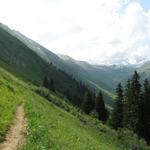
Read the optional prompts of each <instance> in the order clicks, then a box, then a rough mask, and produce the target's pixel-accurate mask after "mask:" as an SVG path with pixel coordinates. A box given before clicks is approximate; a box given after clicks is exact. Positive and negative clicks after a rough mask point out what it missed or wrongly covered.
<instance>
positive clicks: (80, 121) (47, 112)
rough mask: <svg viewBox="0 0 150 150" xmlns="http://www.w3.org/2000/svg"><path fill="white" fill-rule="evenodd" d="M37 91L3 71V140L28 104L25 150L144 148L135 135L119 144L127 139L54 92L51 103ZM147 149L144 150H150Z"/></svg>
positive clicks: (0, 105)
mask: <svg viewBox="0 0 150 150" xmlns="http://www.w3.org/2000/svg"><path fill="white" fill-rule="evenodd" d="M36 89H37V87H35V86H32V85H30V86H29V85H27V84H26V83H24V82H22V81H20V80H18V79H16V78H15V77H14V76H12V75H11V74H9V73H7V72H6V71H4V70H3V69H0V95H1V99H0V110H1V111H0V137H1V140H2V139H3V137H4V135H5V134H6V131H7V129H8V128H9V125H10V124H11V122H12V119H13V117H14V112H15V110H16V108H17V106H18V105H19V104H20V103H21V102H24V106H25V107H24V108H25V114H26V118H27V123H28V135H27V143H26V145H25V146H24V147H23V150H42V149H43V150H50V149H52V150H70V149H71V150H99V149H100V150H110V149H111V150H129V149H131V148H133V146H134V144H135V143H139V144H138V145H140V143H142V144H143V142H139V141H138V140H137V138H136V140H135V138H131V137H132V136H133V135H132V136H130V135H129V137H130V140H131V142H127V143H125V142H124V141H126V140H124V139H123V140H119V139H122V138H123V137H122V135H121V134H120V135H118V133H117V132H115V131H114V130H111V129H110V128H109V127H107V126H105V125H103V124H101V123H100V122H99V121H98V120H97V119H94V118H92V117H90V116H87V115H85V114H83V113H81V112H80V111H78V110H77V109H76V108H74V107H73V106H72V105H70V104H69V103H67V102H65V101H64V100H62V98H61V97H59V96H57V95H55V94H54V93H51V92H50V93H49V99H50V101H51V102H49V101H48V100H46V99H45V98H43V97H41V96H39V95H38V94H36V93H35V92H34V90H36ZM54 104H55V105H54ZM56 105H57V106H56ZM58 106H59V107H58ZM131 143H132V144H131ZM142 147H143V145H142ZM144 147H145V148H143V150H144V149H145V150H146V149H147V150H148V149H149V148H146V146H144Z"/></svg>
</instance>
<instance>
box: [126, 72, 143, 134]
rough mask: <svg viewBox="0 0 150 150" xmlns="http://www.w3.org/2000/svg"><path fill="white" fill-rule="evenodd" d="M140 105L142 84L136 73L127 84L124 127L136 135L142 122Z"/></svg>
mask: <svg viewBox="0 0 150 150" xmlns="http://www.w3.org/2000/svg"><path fill="white" fill-rule="evenodd" d="M140 105H141V84H140V77H139V75H138V73H137V72H136V71H135V72H134V75H133V77H132V79H131V81H129V82H128V83H127V86H126V95H125V109H124V111H125V112H124V126H125V127H127V128H129V129H131V130H132V131H134V132H135V133H139V128H140V124H141V120H140V118H141V117H140V113H139V112H140Z"/></svg>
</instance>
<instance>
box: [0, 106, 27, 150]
mask: <svg viewBox="0 0 150 150" xmlns="http://www.w3.org/2000/svg"><path fill="white" fill-rule="evenodd" d="M26 133H27V130H26V120H25V118H24V109H23V105H21V106H19V107H18V109H17V112H16V118H15V120H14V123H13V124H12V126H11V127H10V130H9V131H8V133H7V135H6V140H5V141H4V142H3V143H1V144H0V150H18V149H19V148H20V147H21V145H23V144H24V143H25V139H26V138H25V137H26Z"/></svg>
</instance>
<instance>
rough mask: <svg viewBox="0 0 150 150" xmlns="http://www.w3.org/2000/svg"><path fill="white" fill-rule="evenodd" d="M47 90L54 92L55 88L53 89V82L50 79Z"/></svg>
mask: <svg viewBox="0 0 150 150" xmlns="http://www.w3.org/2000/svg"><path fill="white" fill-rule="evenodd" d="M48 86H49V90H51V91H53V92H55V88H54V80H53V79H52V78H51V79H50V82H49V85H48Z"/></svg>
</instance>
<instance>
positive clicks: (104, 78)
mask: <svg viewBox="0 0 150 150" xmlns="http://www.w3.org/2000/svg"><path fill="white" fill-rule="evenodd" d="M0 26H1V28H3V29H4V30H6V31H7V32H8V33H9V34H11V35H12V36H14V37H15V38H17V39H18V40H19V41H21V42H22V43H24V44H25V45H26V46H27V47H28V48H29V49H30V50H32V51H33V52H35V53H36V54H37V55H38V56H39V57H41V58H42V59H43V61H44V62H45V63H52V64H53V65H55V66H56V68H58V69H60V70H62V71H64V72H66V73H67V74H69V75H71V76H72V77H73V78H75V79H76V80H78V81H79V82H80V81H81V82H83V83H84V84H85V85H87V86H88V87H90V88H91V89H93V90H95V91H99V90H101V91H102V92H103V93H104V96H105V99H106V102H107V103H108V104H109V105H112V104H113V102H112V98H114V97H115V95H114V92H115V88H116V86H117V84H118V83H119V82H123V81H125V80H127V79H128V78H129V77H130V76H131V74H132V73H133V72H134V70H135V69H137V71H138V72H139V73H140V74H141V75H142V77H143V79H144V78H145V77H149V76H150V71H148V70H149V68H150V64H149V63H148V62H147V63H144V64H143V65H142V64H140V65H137V66H136V65H110V66H106V65H91V64H89V63H87V62H84V61H76V60H74V59H73V58H71V57H70V56H66V55H56V54H54V53H53V52H51V51H50V50H48V49H46V48H45V47H43V46H41V45H40V44H38V43H37V42H35V41H33V40H31V39H29V38H27V37H25V36H24V35H22V34H21V33H20V32H18V31H15V30H11V29H9V28H8V27H7V26H5V25H3V24H1V25H0Z"/></svg>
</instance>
